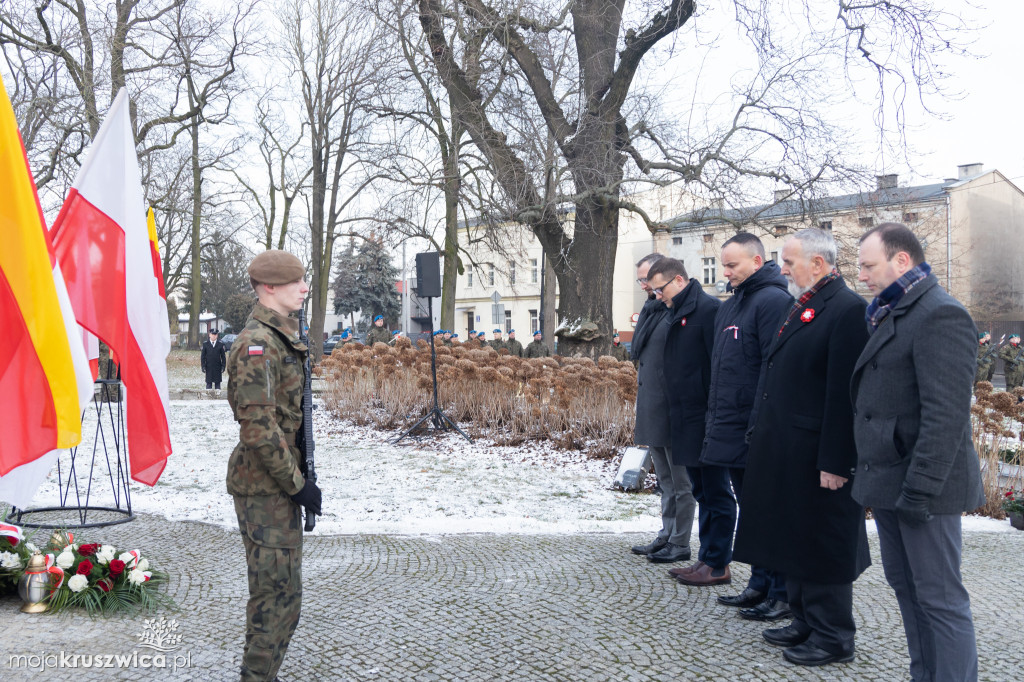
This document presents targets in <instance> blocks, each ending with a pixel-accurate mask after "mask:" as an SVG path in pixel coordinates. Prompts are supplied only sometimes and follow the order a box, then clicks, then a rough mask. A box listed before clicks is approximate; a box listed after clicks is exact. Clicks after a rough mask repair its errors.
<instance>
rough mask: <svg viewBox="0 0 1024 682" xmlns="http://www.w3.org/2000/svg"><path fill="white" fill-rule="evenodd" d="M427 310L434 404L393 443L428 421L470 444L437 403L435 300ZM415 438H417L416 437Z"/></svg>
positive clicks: (470, 440)
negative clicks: (453, 432)
mask: <svg viewBox="0 0 1024 682" xmlns="http://www.w3.org/2000/svg"><path fill="white" fill-rule="evenodd" d="M427 309H428V312H429V315H430V371H431V374H432V375H433V379H434V404H433V406H432V407H431V408H430V410H429V411H428V412H427V413H426V414H425V415H423V417H422V418H421V419H420V420H419V421H418V422H416V423H415V424H413V425H412V426H411V427H410V428H409V429H408V430H407V431H406V432H405V433H403V434H402V435H401V436H399V437H398V438H396V439H395V440H393V441H391V443H392V444H393V445H397V444H398V443H400V442H401V441H403V440H404V439H405V438H406V437H407V436H411V435H413V433H414V432H415V431H416V430H417V429H418V428H420V426H422V425H423V423H424V422H426V421H427V420H428V419H429V420H430V423H431V424H432V425H433V427H434V430H435V431H447V430H448V428H449V427H451V428H453V429H455V430H456V431H458V432H459V434H460V435H461V436H462V437H463V438H465V439H466V440H468V441H469V442H470V443H472V442H473V439H472V438H470V437H469V436H467V435H466V432H465V431H463V430H462V429H460V428H459V427H458V425H457V424H456V423H455V422H453V421H452V420H451V418H450V417H449V416H448V415H446V414H445V413H444V411H443V410H441V408H440V406H439V405H438V402H437V352H436V351H435V350H434V299H433V298H429V297H428V298H427ZM414 437H415V436H414Z"/></svg>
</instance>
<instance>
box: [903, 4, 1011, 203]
mask: <svg viewBox="0 0 1024 682" xmlns="http://www.w3.org/2000/svg"><path fill="white" fill-rule="evenodd" d="M985 4H986V5H987V8H986V9H979V10H971V12H972V14H971V16H972V17H973V19H974V21H975V22H977V23H979V24H988V25H987V26H985V27H984V28H980V29H978V34H977V38H978V39H977V41H976V42H975V44H974V46H973V48H972V49H973V51H974V52H976V53H979V54H981V55H984V58H982V59H978V60H966V59H965V60H957V62H956V63H954V64H951V66H952V67H953V73H954V74H955V78H954V83H955V84H956V87H958V88H959V89H961V90H963V92H964V93H965V94H964V97H963V98H962V99H960V100H959V101H947V102H941V103H938V106H940V107H941V108H943V109H944V110H945V111H946V113H947V115H948V117H949V120H946V121H941V120H935V119H925V120H923V121H921V122H920V124H919V126H918V129H917V130H914V131H909V132H908V142H909V143H910V145H911V146H912V147H915V148H917V149H918V150H919V151H920V152H922V153H921V156H920V157H919V159H920V163H919V170H921V171H922V172H923V175H924V177H925V178H926V179H940V178H944V177H952V176H953V174H954V172H955V169H956V166H957V165H959V164H964V163H975V162H977V163H983V164H985V168H986V169H991V168H996V169H999V170H1000V171H1002V173H1003V174H1004V175H1006V176H1007V177H1008V178H1010V179H1011V180H1013V181H1014V182H1015V183H1016V184H1017V185H1018V186H1021V187H1024V146H1022V143H1021V125H1022V121H1024V85H1022V82H1021V67H1022V66H1024V38H1022V36H1021V32H1020V29H1021V26H1022V25H1024V3H1022V2H1019V1H1018V0H988V2H986V3H985ZM926 152H927V153H926Z"/></svg>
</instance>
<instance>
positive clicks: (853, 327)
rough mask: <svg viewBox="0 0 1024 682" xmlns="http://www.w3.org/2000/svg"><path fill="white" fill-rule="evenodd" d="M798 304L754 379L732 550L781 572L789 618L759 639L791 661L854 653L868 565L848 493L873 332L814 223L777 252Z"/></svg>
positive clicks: (860, 522)
mask: <svg viewBox="0 0 1024 682" xmlns="http://www.w3.org/2000/svg"><path fill="white" fill-rule="evenodd" d="M782 263H783V264H782V273H783V274H784V275H785V276H786V278H787V280H788V281H789V292H790V294H792V295H793V297H794V299H795V300H794V302H793V304H792V306H791V307H790V309H789V312H788V314H787V316H786V317H785V318H784V319H783V320H782V321H780V325H779V331H778V332H777V333H776V335H775V341H774V342H773V344H772V347H771V349H770V350H769V351H768V356H767V358H766V364H765V369H764V374H763V377H762V379H761V383H760V385H759V387H758V396H757V400H758V401H759V403H760V405H759V406H758V410H757V418H756V421H755V423H754V426H753V429H752V430H751V432H750V450H749V454H748V459H747V472H746V476H747V484H746V486H745V487H744V489H743V499H742V500H741V502H740V506H741V509H742V510H743V513H742V514H740V520H739V528H738V530H737V533H736V547H735V556H736V559H737V560H739V561H745V562H747V563H750V564H756V565H758V566H764V567H766V568H768V569H771V570H773V571H777V572H779V573H782V574H783V575H785V576H786V593H787V595H788V597H789V606H790V609H791V610H792V612H793V622H792V623H791V624H790V625H788V626H786V627H783V628H776V629H771V630H766V631H765V632H764V638H765V639H766V640H767V641H768V642H769V643H771V644H775V645H777V646H784V647H791V648H788V649H787V650H786V651H785V652H783V655H784V656H785V658H786V659H787V660H788V661H790V662H791V663H796V664H798V665H811V666H813V665H824V664H827V663H834V662H839V661H849V660H851V659H852V658H853V652H854V641H853V640H854V632H855V627H854V622H853V581H854V580H856V578H857V576H858V575H860V574H861V572H863V570H864V569H865V568H867V567H868V566H869V565H870V564H871V558H870V554H869V552H868V542H867V534H866V532H865V527H864V509H863V507H861V506H860V505H859V504H857V503H856V502H854V501H853V498H852V497H851V496H850V490H851V488H852V486H851V485H850V484H849V480H850V478H851V477H852V476H853V471H854V470H855V468H856V466H857V451H856V448H855V447H854V443H853V404H852V402H851V401H850V394H849V385H850V376H851V375H852V374H853V366H854V363H856V362H857V357H858V356H859V355H860V352H861V349H863V348H864V344H865V343H866V342H867V340H868V333H867V330H866V329H865V327H864V308H865V307H866V306H865V303H864V299H863V298H861V297H860V296H859V295H858V294H856V293H855V292H853V291H852V290H851V289H850V288H849V287H847V286H846V283H845V282H844V281H843V278H842V277H841V276H840V275H839V272H838V271H837V270H836V244H835V241H834V240H833V239H832V236H831V235H830V234H828V233H827V232H825V231H824V230H820V229H817V228H810V229H805V230H801V231H799V232H797V233H796V234H795V235H794V236H793V237H791V238H790V239H789V240H787V241H786V243H785V245H784V246H783V249H782Z"/></svg>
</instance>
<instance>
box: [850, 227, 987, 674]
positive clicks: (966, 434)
mask: <svg viewBox="0 0 1024 682" xmlns="http://www.w3.org/2000/svg"><path fill="white" fill-rule="evenodd" d="M859 279H860V281H861V282H864V283H865V284H867V287H868V289H870V290H871V292H872V293H873V294H875V298H874V300H873V301H872V302H871V305H869V306H868V310H867V320H868V330H869V332H870V333H871V338H870V340H869V341H868V343H867V345H866V346H865V347H864V350H863V352H862V353H861V355H860V358H859V359H858V360H857V365H856V368H855V369H854V373H853V379H852V382H851V388H850V390H851V393H852V397H853V403H854V405H853V406H854V413H853V414H854V417H855V419H854V436H855V438H856V442H857V475H856V477H855V478H854V479H853V481H854V483H853V498H854V499H855V500H857V501H858V502H859V503H861V504H863V505H865V506H869V507H871V509H872V512H873V514H874V517H875V525H876V526H877V527H878V545H879V548H880V550H881V553H882V568H883V569H884V571H885V579H886V581H888V583H889V585H890V586H891V587H892V588H893V591H894V592H895V593H896V601H897V602H898V603H899V606H900V613H901V614H902V615H903V628H904V630H905V631H906V635H907V646H908V648H909V651H910V676H911V677H912V678H913V679H915V680H922V681H927V682H946V681H949V682H953V681H956V682H965V681H967V680H977V679H978V651H977V644H976V642H975V637H974V620H973V618H972V616H971V600H970V597H969V595H968V594H967V590H966V589H964V586H963V579H962V577H961V575H960V558H961V544H962V537H961V526H960V523H961V521H960V515H961V513H962V512H965V511H972V510H974V509H976V508H977V507H979V506H981V505H982V504H984V502H985V494H984V492H983V490H982V485H981V473H980V468H979V464H978V455H977V453H976V452H975V451H974V444H973V442H972V440H971V414H970V413H971V389H972V387H973V382H974V372H975V368H976V364H977V352H976V347H977V343H978V341H977V338H978V337H977V329H975V327H974V322H973V321H972V320H971V316H970V314H968V312H967V310H966V309H965V308H964V307H963V306H962V305H961V304H960V303H959V302H958V301H957V300H956V299H955V298H953V297H952V296H950V295H949V294H948V293H946V292H945V291H944V290H943V289H942V287H941V286H939V282H938V280H937V279H936V278H935V276H934V275H933V274H931V268H930V267H929V266H928V263H926V262H925V260H924V250H923V249H922V248H921V243H920V242H919V241H918V239H917V236H916V235H915V234H914V233H913V232H912V231H910V230H909V229H908V228H907V227H906V226H905V225H901V224H899V223H882V224H881V225H879V226H878V227H875V228H873V229H872V230H869V231H868V232H866V233H865V234H864V235H863V236H862V237H861V243H860V276H859Z"/></svg>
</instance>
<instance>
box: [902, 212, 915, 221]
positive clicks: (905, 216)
mask: <svg viewBox="0 0 1024 682" xmlns="http://www.w3.org/2000/svg"><path fill="white" fill-rule="evenodd" d="M916 220H917V214H916V213H904V214H903V222H905V223H912V222H915V221H916Z"/></svg>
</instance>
